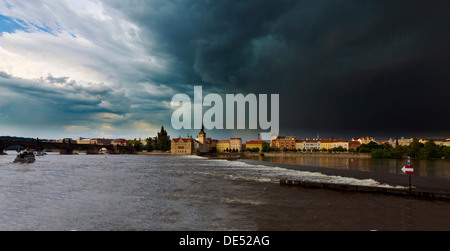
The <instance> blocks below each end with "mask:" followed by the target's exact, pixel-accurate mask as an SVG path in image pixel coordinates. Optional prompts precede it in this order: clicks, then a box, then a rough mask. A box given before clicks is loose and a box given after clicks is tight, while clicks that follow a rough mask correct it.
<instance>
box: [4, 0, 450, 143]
mask: <svg viewBox="0 0 450 251" xmlns="http://www.w3.org/2000/svg"><path fill="white" fill-rule="evenodd" d="M449 10H450V1H448V0H443V1H434V0H432V1H414V0H408V1H400V0H396V1H370V0H367V1H325V0H323V1H290V0H276V1H275V0H271V1H269V0H252V1H229V0H227V1H221V0H215V1H210V0H193V1H187V0H186V1H168V0H145V1H144V0H130V1H124V0H120V1H119V0H103V1H102V0H58V1H50V0H35V1H19V0H0V34H1V35H0V135H14V136H28V137H40V138H62V137H72V138H78V137H109V138H120V137H121V138H139V137H142V138H146V137H149V136H155V135H156V132H157V130H159V128H160V127H161V126H162V125H164V126H165V127H166V128H167V129H168V131H169V134H171V135H172V136H173V137H178V136H179V135H181V136H184V135H185V134H186V133H189V132H186V131H180V132H178V131H175V130H173V129H172V128H171V123H170V118H171V115H172V112H173V109H172V108H171V107H170V101H171V99H172V97H173V95H175V94H177V93H186V94H189V95H192V92H193V88H194V87H193V86H194V85H202V86H203V87H204V90H205V94H206V93H208V92H214V93H220V94H226V93H232V94H236V93H240V92H241V93H244V94H248V93H255V94H280V101H281V103H280V134H282V135H296V136H297V137H299V138H313V137H315V136H316V135H317V134H318V133H320V135H321V137H322V138H325V137H335V138H348V137H361V136H374V137H381V138H390V137H396V136H399V137H401V136H405V137H411V136H430V137H446V138H450V109H449V108H450V105H449V94H450V83H449V80H450V49H449V45H450V32H449V31H450V18H449V15H448V13H449ZM191 133H192V134H194V136H195V134H196V133H197V131H194V130H193V131H192V132H191ZM208 133H209V136H213V137H215V138H219V139H223V138H227V137H230V136H239V135H240V134H242V133H243V132H240V131H210V132H208ZM257 133H258V131H250V132H247V133H246V135H247V136H246V137H247V139H249V138H256V137H257ZM244 138H245V137H244Z"/></svg>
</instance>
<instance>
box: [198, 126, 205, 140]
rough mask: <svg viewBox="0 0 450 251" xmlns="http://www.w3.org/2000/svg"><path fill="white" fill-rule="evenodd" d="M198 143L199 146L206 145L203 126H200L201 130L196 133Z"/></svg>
mask: <svg viewBox="0 0 450 251" xmlns="http://www.w3.org/2000/svg"><path fill="white" fill-rule="evenodd" d="M198 141H199V142H200V144H205V143H206V133H205V126H204V125H202V130H201V131H200V132H199V133H198Z"/></svg>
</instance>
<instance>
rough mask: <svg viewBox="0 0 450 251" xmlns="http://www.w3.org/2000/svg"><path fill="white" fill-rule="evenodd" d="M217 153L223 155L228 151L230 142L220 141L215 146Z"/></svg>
mask: <svg viewBox="0 0 450 251" xmlns="http://www.w3.org/2000/svg"><path fill="white" fill-rule="evenodd" d="M216 149H217V152H218V153H224V152H227V150H228V151H230V149H231V148H230V141H229V140H221V141H219V142H218V143H217V146H216Z"/></svg>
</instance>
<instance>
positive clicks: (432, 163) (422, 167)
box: [246, 155, 450, 178]
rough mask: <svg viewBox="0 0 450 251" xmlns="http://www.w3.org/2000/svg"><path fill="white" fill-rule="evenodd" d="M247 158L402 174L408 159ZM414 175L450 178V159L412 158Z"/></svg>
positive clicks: (248, 157) (249, 157) (250, 157)
mask: <svg viewBox="0 0 450 251" xmlns="http://www.w3.org/2000/svg"><path fill="white" fill-rule="evenodd" d="M246 158H247V159H252V160H259V161H269V162H275V163H286V164H294V165H299V166H314V167H326V168H338V169H346V170H357V171H368V172H385V173H395V174H402V173H403V172H402V170H401V169H402V168H403V166H405V165H406V164H407V160H406V159H405V160H397V159H369V158H345V157H309V156H305V157H304V156H301V155H297V156H247V157H246ZM411 164H412V165H413V166H414V175H416V176H428V177H442V178H450V160H440V159H438V160H412V161H411Z"/></svg>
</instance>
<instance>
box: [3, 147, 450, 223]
mask: <svg viewBox="0 0 450 251" xmlns="http://www.w3.org/2000/svg"><path fill="white" fill-rule="evenodd" d="M13 160H14V156H0V230H372V229H376V230H449V229H450V203H442V202H430V201H421V200H411V199H405V198H398V197H389V196H383V195H373V194H357V193H341V192H334V191H327V190H309V189H301V188H297V187H285V186H280V185H279V184H278V180H279V179H280V178H290V179H311V180H318V181H325V182H326V181H330V182H347V183H357V182H361V183H363V184H366V185H377V184H372V183H373V181H370V180H355V179H347V178H342V177H333V176H326V175H321V174H317V173H309V172H301V171H295V170H288V169H284V168H279V167H269V166H264V165H251V164H247V163H243V162H236V161H225V160H211V159H206V158H202V157H195V156H178V157H175V156H133V155H128V156H124V155H117V156H115V155H110V156H107V157H105V156H88V155H79V156H60V155H48V156H45V157H42V158H38V159H37V161H36V163H33V164H28V165H24V164H22V165H20V164H13V163H12V161H13Z"/></svg>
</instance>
